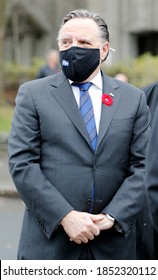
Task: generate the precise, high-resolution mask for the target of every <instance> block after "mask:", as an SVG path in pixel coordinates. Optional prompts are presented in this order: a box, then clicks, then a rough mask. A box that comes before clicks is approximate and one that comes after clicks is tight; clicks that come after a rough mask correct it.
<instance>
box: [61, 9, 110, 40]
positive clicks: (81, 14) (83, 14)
mask: <svg viewBox="0 0 158 280" xmlns="http://www.w3.org/2000/svg"><path fill="white" fill-rule="evenodd" d="M73 18H90V19H93V20H94V21H95V22H96V24H97V25H98V27H99V30H100V36H101V38H102V39H103V42H109V31H108V26H107V24H106V23H105V21H104V20H103V19H102V18H101V17H100V16H99V15H98V14H96V13H92V12H89V11H87V10H85V9H79V10H74V11H71V12H69V13H68V14H67V15H66V16H65V17H64V18H63V20H62V23H61V26H60V29H59V32H58V38H57V40H59V35H60V31H61V29H62V27H63V26H64V24H65V23H66V22H67V21H69V20H71V19H73Z"/></svg>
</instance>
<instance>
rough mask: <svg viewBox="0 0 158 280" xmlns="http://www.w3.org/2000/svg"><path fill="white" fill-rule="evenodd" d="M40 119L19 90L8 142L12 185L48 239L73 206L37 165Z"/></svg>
mask: <svg viewBox="0 0 158 280" xmlns="http://www.w3.org/2000/svg"><path fill="white" fill-rule="evenodd" d="M40 144H41V143H40V120H39V117H38V114H37V110H36V106H35V104H34V101H33V99H32V97H31V94H30V93H29V89H28V88H27V85H22V86H21V87H20V88H19V93H18V95H17V98H16V108H15V113H14V117H13V121H12V128H11V132H10V136H9V141H8V151H9V167H10V173H11V175H12V178H13V180H14V183H15V186H16V188H17V190H18V192H19V194H20V196H21V198H22V199H23V201H24V202H25V204H26V207H27V208H29V210H30V211H31V212H32V214H33V215H34V217H35V218H36V220H37V222H38V223H39V225H40V227H41V229H42V230H43V232H44V233H45V235H46V236H47V237H48V238H50V236H51V234H52V232H53V231H54V230H55V229H56V228H57V226H58V223H59V222H60V220H61V219H62V218H63V217H64V216H65V215H66V214H67V213H68V212H70V211H71V210H72V209H73V207H72V206H71V205H70V204H69V203H68V202H67V201H66V200H65V198H64V197H63V196H62V195H61V194H60V192H58V190H57V189H56V188H55V187H54V186H53V185H52V184H51V183H50V182H49V180H48V179H47V178H46V176H45V175H44V174H43V172H42V170H41V166H40V157H41V150H40Z"/></svg>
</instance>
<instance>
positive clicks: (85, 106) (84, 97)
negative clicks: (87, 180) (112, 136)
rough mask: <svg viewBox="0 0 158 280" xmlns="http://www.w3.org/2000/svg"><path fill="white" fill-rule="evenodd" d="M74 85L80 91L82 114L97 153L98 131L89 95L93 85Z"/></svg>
mask: <svg viewBox="0 0 158 280" xmlns="http://www.w3.org/2000/svg"><path fill="white" fill-rule="evenodd" d="M72 85H74V86H77V87H79V89H80V112H81V115H82V117H83V120H84V122H85V125H86V129H87V131H88V134H89V138H90V141H91V146H92V149H93V151H95V150H96V146H97V130H96V124H95V118H94V111H93V105H92V100H91V97H90V95H89V93H88V90H89V88H90V86H91V83H89V82H87V83H82V84H78V83H73V84H72Z"/></svg>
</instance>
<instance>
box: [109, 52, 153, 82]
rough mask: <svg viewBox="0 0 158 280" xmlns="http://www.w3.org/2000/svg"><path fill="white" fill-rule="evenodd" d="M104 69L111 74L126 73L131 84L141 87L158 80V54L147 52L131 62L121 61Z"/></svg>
mask: <svg viewBox="0 0 158 280" xmlns="http://www.w3.org/2000/svg"><path fill="white" fill-rule="evenodd" d="M105 65H106V63H105ZM104 70H105V72H106V73H107V74H108V75H110V76H115V74H117V73H124V74H126V75H127V77H128V79H129V82H130V83H131V84H133V85H135V86H136V87H139V88H141V87H144V86H146V85H148V84H150V83H153V82H155V81H157V80H158V56H152V55H150V54H148V53H146V54H144V55H142V56H140V57H138V58H136V59H133V60H130V61H129V62H126V63H122V62H120V63H118V64H116V65H114V66H113V67H110V68H109V67H106V66H104Z"/></svg>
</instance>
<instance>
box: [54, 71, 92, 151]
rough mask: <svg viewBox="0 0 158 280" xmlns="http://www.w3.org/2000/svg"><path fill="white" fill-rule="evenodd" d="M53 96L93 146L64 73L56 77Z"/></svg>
mask: <svg viewBox="0 0 158 280" xmlns="http://www.w3.org/2000/svg"><path fill="white" fill-rule="evenodd" d="M52 87H54V88H56V90H52ZM51 94H52V95H53V96H54V98H55V99H56V101H57V102H58V104H59V105H60V106H61V107H62V109H63V110H64V111H65V113H66V114H67V116H68V117H69V118H70V119H71V121H72V123H73V124H74V125H75V126H76V128H77V129H78V131H79V132H80V133H81V134H82V136H83V137H84V138H85V140H86V141H87V142H88V144H89V145H90V146H91V144H90V139H89V136H88V133H87V130H86V127H85V125H84V123H83V119H82V116H81V114H80V111H79V108H78V105H77V102H76V99H75V97H74V94H73V92H72V89H71V86H70V84H69V82H68V81H67V79H66V77H65V75H64V74H63V73H62V72H60V73H59V74H58V75H57V76H56V79H54V80H53V82H52V83H51Z"/></svg>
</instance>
